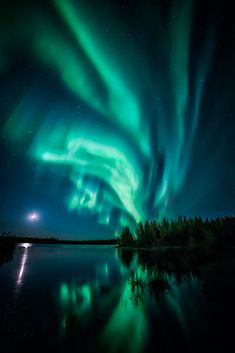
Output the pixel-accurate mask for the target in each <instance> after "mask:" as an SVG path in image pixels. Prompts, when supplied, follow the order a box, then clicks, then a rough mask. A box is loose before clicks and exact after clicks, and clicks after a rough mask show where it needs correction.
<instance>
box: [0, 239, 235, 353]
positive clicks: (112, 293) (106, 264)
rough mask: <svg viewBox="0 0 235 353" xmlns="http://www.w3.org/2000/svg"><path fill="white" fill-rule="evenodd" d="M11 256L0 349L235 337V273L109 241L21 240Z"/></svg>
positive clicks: (198, 345)
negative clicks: (182, 266) (156, 261)
mask: <svg viewBox="0 0 235 353" xmlns="http://www.w3.org/2000/svg"><path fill="white" fill-rule="evenodd" d="M147 257H148V256H147ZM8 260H9V261H8V262H5V263H4V264H2V265H1V266H0V352H1V353H7V352H15V351H16V352H17V351H22V349H23V351H24V352H26V351H28V352H39V351H40V352H41V351H42V350H45V351H46V349H47V350H48V349H49V350H50V351H55V352H113V353H116V352H122V353H124V352H133V353H140V352H172V351H174V352H175V351H181V352H184V351H185V352H186V351H187V352H189V351H191V352H192V351H193V352H194V351H195V352H199V351H205V349H207V350H208V349H209V351H212V350H216V349H218V348H219V349H223V350H224V349H225V351H228V350H229V349H230V348H229V347H232V345H233V344H234V338H233V337H234V334H233V328H234V304H233V302H234V300H235V298H234V297H231V296H232V295H233V293H234V292H233V290H232V291H231V293H229V291H228V290H227V289H228V288H227V287H229V288H230V289H231V287H230V284H231V283H234V282H231V283H230V282H229V281H231V276H232V273H231V274H229V276H227V277H228V279H226V276H224V272H223V271H222V272H221V271H220V272H218V271H217V272H218V273H217V272H216V273H215V272H213V271H211V272H210V271H209V272H207V273H206V275H203V274H198V273H197V274H195V273H191V272H178V271H177V272H176V271H175V270H174V268H172V269H171V266H168V268H167V270H166V269H164V268H159V267H158V266H157V265H154V266H153V265H152V264H149V263H148V261H146V254H145V256H144V257H141V256H140V254H136V253H134V252H132V251H122V252H121V251H120V250H118V249H115V248H113V247H112V246H75V245H36V244H34V245H32V246H28V245H25V244H24V246H18V247H17V248H16V250H15V253H14V256H13V257H12V259H8ZM226 272H227V270H226ZM233 274H234V273H233ZM220 276H221V278H223V280H224V281H225V284H224V283H222V284H221V278H220ZM232 281H234V277H233V278H232ZM220 284H221V285H220ZM224 286H225V287H224ZM226 286H227V287H226Z"/></svg>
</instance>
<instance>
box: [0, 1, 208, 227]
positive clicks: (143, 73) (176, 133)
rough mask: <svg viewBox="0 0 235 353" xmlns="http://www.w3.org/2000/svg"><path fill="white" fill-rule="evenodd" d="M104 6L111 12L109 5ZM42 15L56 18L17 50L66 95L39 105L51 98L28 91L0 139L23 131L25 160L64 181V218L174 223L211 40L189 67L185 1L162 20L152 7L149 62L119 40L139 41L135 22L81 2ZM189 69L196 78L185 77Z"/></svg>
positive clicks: (136, 46) (189, 6) (35, 22)
mask: <svg viewBox="0 0 235 353" xmlns="http://www.w3.org/2000/svg"><path fill="white" fill-rule="evenodd" d="M96 6H98V5H96ZM105 9H106V12H107V13H109V11H110V13H111V5H110V7H109V5H108V4H106V7H105ZM35 11H36V10H35ZM50 11H51V12H53V14H54V15H55V16H54V17H50V12H49V13H48V14H44V16H43V17H41V16H40V15H38V14H37V15H35V17H33V16H32V19H31V20H30V19H29V21H32V30H31V31H30V33H29V32H27V33H26V31H25V32H24V41H23V44H22V45H23V46H24V47H26V48H27V51H28V53H29V54H30V55H31V57H32V58H33V59H34V60H36V62H37V63H38V64H39V65H42V66H43V67H46V68H47V70H48V72H49V73H50V74H51V76H52V77H53V80H56V82H57V84H58V85H59V86H60V90H61V91H63V90H64V92H65V94H64V95H63V94H62V93H61V95H60V96H58V98H55V97H53V99H51V100H50V101H49V100H47V101H46V99H47V98H45V97H46V95H50V91H49V90H48V92H47V91H45V89H44V87H43V85H41V86H40V84H39V83H38V85H34V86H33V87H31V88H30V89H29V90H28V91H27V92H24V94H22V97H21V99H20V100H19V102H18V104H17V106H16V107H15V109H14V110H13V111H12V112H11V114H10V117H9V118H8V119H7V121H6V123H5V126H4V133H5V134H7V135H8V136H10V138H11V139H12V140H14V141H16V140H18V141H22V140H24V139H26V137H25V135H26V131H28V126H29V123H30V124H31V125H30V126H32V134H31V136H30V138H31V140H30V143H29V145H28V146H29V147H28V156H29V158H31V159H32V160H33V161H35V163H38V162H39V163H40V165H42V166H43V168H45V169H46V168H49V169H50V170H53V175H54V177H55V178H56V177H57V176H60V177H61V178H64V179H65V180H67V182H68V183H69V188H68V190H67V193H66V195H65V196H64V198H63V199H61V200H60V201H61V203H62V204H63V205H65V207H66V208H67V209H68V210H70V211H71V212H74V213H77V214H81V213H86V214H91V215H96V216H97V222H98V223H101V224H104V225H109V224H110V222H111V223H112V217H113V214H114V213H115V217H116V219H117V222H116V223H115V227H113V228H112V229H113V230H114V231H115V229H114V228H116V230H118V229H119V228H120V227H121V226H123V225H127V224H129V225H134V224H136V223H137V222H139V221H141V220H142V221H144V220H145V219H153V218H154V219H159V218H161V217H163V216H174V215H175V214H176V212H175V209H174V207H173V206H172V205H173V204H174V202H173V201H174V199H175V198H176V197H177V196H178V195H179V193H180V191H181V189H182V187H183V185H184V181H185V178H186V176H187V173H188V170H189V166H190V156H191V153H192V149H193V146H194V142H195V135H196V133H197V127H198V122H199V119H200V108H201V102H202V97H203V94H204V82H205V81H206V80H207V74H208V71H209V67H210V62H211V57H212V55H213V43H214V36H213V35H212V34H211V32H208V33H205V37H204V40H203V41H204V43H203V45H202V48H201V52H200V57H199V59H198V60H197V62H195V61H193V62H192V58H191V52H190V40H191V28H192V21H193V13H194V6H193V2H191V1H189V0H185V1H174V2H172V5H171V7H170V8H169V9H168V11H167V13H166V14H164V16H163V13H162V12H161V11H160V8H159V11H158V12H156V13H155V18H154V20H153V21H150V22H149V23H148V26H147V27H148V32H147V34H145V33H143V38H145V39H146V40H147V38H149V36H150V33H151V42H152V43H153V45H152V47H151V48H150V49H149V50H151V55H152V57H151V58H150V55H145V53H146V46H147V44H146V42H144V41H142V40H139V41H138V40H132V37H131V34H130V35H129V36H128V35H126V34H127V33H132V32H133V31H136V32H137V33H136V37H138V36H139V38H141V35H142V29H141V26H140V25H139V23H138V21H137V19H136V21H137V22H135V21H134V20H133V21H132V20H131V21H125V18H122V16H121V15H120V14H119V13H116V17H115V20H114V19H113V17H112V16H107V15H106V12H105V11H102V9H101V8H99V10H97V11H95V10H94V9H93V10H92V6H90V5H89V1H79V2H78V1H72V0H66V1H63V0H57V1H51V8H50ZM148 15H149V14H147V12H146V11H145V10H144V5H143V8H142V12H141V13H140V14H139V16H141V19H140V18H139V21H140V20H141V21H142V22H141V23H142V24H144V23H146V21H147V19H148ZM55 18H56V20H55ZM150 18H151V17H150ZM58 22H59V23H60V26H59V25H58ZM120 28H122V30H123V33H124V35H121V34H122V32H121V34H120ZM22 30H23V29H22ZM163 33H164V35H163ZM2 36H3V35H2ZM16 40H17V39H16ZM19 45H20V44H19ZM190 65H191V66H192V65H193V68H194V71H195V72H196V75H193V76H190V72H191V71H192V70H191V71H190ZM50 89H51V90H53V85H51V88H50ZM45 92H46V93H45ZM63 97H64V98H63ZM45 101H46V102H47V103H45ZM19 119H20V121H21V124H20V126H18V128H17V129H15V126H16V124H17V122H18V121H19Z"/></svg>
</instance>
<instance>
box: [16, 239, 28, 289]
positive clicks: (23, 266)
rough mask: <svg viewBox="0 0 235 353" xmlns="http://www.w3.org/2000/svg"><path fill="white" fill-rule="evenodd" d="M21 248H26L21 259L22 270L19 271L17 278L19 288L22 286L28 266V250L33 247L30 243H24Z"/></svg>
mask: <svg viewBox="0 0 235 353" xmlns="http://www.w3.org/2000/svg"><path fill="white" fill-rule="evenodd" d="M19 246H21V247H23V248H24V252H23V255H22V258H21V264H20V270H19V274H18V277H17V282H16V283H17V286H20V285H21V284H22V279H23V274H24V272H25V265H26V261H27V258H28V248H29V247H30V246H31V244H30V243H22V244H20V245H19Z"/></svg>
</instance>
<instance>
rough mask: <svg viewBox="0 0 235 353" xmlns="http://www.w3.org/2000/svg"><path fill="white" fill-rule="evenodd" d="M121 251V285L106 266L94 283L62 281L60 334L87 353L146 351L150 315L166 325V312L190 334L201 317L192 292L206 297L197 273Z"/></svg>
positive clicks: (150, 332) (150, 331) (149, 331)
mask: <svg viewBox="0 0 235 353" xmlns="http://www.w3.org/2000/svg"><path fill="white" fill-rule="evenodd" d="M118 251H119V258H120V259H121V261H122V264H123V266H124V268H125V269H126V272H123V271H122V270H121V269H120V271H121V273H122V275H123V273H125V276H124V277H122V280H121V281H120V282H119V283H116V284H115V285H114V284H113V283H111V282H110V279H109V276H108V273H109V269H108V268H107V266H106V267H105V266H104V270H103V271H101V270H99V271H97V278H96V280H95V281H93V282H87V283H83V284H76V283H75V282H74V283H70V284H69V283H67V284H66V283H63V284H61V287H60V309H61V321H60V334H61V337H63V339H64V340H65V341H67V342H69V343H70V344H73V342H75V341H76V342H77V343H78V342H79V344H80V347H83V349H85V350H86V351H88V352H91V351H92V352H93V351H96V352H97V351H99V349H100V351H102V350H103V351H108V352H114V353H116V352H120V351H122V352H132V353H139V352H144V351H146V349H147V348H146V347H148V345H149V343H148V342H150V341H151V337H150V335H152V330H153V326H152V327H151V325H152V324H153V322H152V321H151V320H152V319H151V317H152V318H153V317H154V320H155V321H156V322H158V325H159V324H161V325H163V322H164V315H168V316H169V315H170V317H171V320H174V322H175V323H176V325H177V327H180V329H181V331H182V332H185V334H186V332H187V326H188V320H191V319H190V316H191V318H192V317H195V318H197V316H198V314H197V313H196V310H195V305H194V302H195V300H197V299H198V298H194V294H193V293H197V295H196V296H199V297H200V295H201V294H200V292H201V287H200V280H199V279H198V278H197V276H195V275H194V274H192V273H189V272H183V271H182V269H181V270H179V271H178V272H177V271H176V268H177V266H176V267H175V268H174V265H173V264H171V266H169V263H167V266H166V269H163V267H162V265H160V266H158V264H157V262H155V263H154V262H153V258H151V257H149V256H143V254H140V253H139V254H138V255H137V258H136V254H134V252H133V251H132V250H129V251H126V250H125V251H121V250H118ZM149 258H150V259H151V260H150V261H146V259H149ZM159 267H160V268H159ZM105 274H106V279H105V282H104V277H105ZM190 293H191V294H192V295H191V297H190ZM187 297H190V299H189V300H188V299H187ZM194 299H195V300H194ZM150 307H151V309H150ZM151 311H152V312H151ZM158 330H159V329H158ZM84 347H85V348H84Z"/></svg>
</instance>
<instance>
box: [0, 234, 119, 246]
mask: <svg viewBox="0 0 235 353" xmlns="http://www.w3.org/2000/svg"><path fill="white" fill-rule="evenodd" d="M20 243H31V244H68V245H117V244H118V240H117V239H102V240H101V239H99V240H98V239H97V240H61V239H56V238H37V237H20V236H14V235H2V236H0V245H4V244H20Z"/></svg>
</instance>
